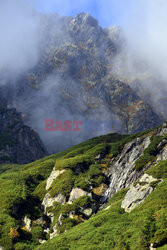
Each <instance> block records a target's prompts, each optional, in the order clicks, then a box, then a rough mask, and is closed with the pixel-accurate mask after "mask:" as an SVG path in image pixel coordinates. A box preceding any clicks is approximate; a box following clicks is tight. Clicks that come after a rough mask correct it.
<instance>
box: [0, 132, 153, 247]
mask: <svg viewBox="0 0 167 250" xmlns="http://www.w3.org/2000/svg"><path fill="white" fill-rule="evenodd" d="M148 132H149V131H147V132H144V133H140V134H136V135H131V136H126V135H125V136H121V135H118V134H109V135H106V136H100V137H97V138H93V139H91V140H89V141H87V142H84V143H81V144H79V145H76V146H73V147H71V148H70V149H68V150H66V151H63V152H60V153H58V154H56V155H52V156H49V157H45V158H43V159H41V160H38V161H35V162H33V163H31V164H27V165H22V166H21V165H12V164H10V165H7V164H6V165H1V166H0V190H1V191H0V194H1V203H0V245H2V246H5V247H6V249H11V248H12V245H13V243H17V241H20V242H21V243H17V244H16V245H15V249H34V247H35V246H36V245H37V240H34V238H33V234H31V235H30V238H28V239H27V238H26V237H24V236H25V235H22V237H17V241H16V240H15V238H14V240H12V239H13V238H12V237H11V235H9V230H10V228H17V227H18V225H19V223H20V222H19V220H20V219H21V218H22V216H23V215H25V214H26V215H28V216H29V217H30V218H31V219H36V218H39V217H40V216H41V214H40V213H41V211H40V210H39V208H38V205H39V204H40V201H41V200H42V199H43V197H44V195H45V193H46V190H45V185H46V178H47V177H48V176H49V174H50V172H51V170H52V169H53V166H54V165H55V162H56V165H55V166H56V167H57V168H58V169H59V168H67V169H68V171H74V170H75V168H74V166H77V163H78V162H84V164H85V159H86V161H88V162H86V163H87V164H88V165H89V166H90V165H91V164H92V160H93V159H94V157H95V156H96V155H97V154H99V153H101V154H106V152H107V154H110V155H112V156H113V157H116V156H117V155H118V153H119V152H121V150H122V148H123V146H124V144H125V143H127V142H129V141H131V140H132V139H134V138H136V137H139V136H141V135H144V134H146V133H148ZM60 162H61V164H60ZM88 165H84V166H86V167H87V166H88ZM92 170H93V171H95V169H94V166H93V167H91V168H90V169H89V167H87V170H86V171H87V172H86V178H88V177H91V176H92ZM97 170H98V169H96V171H95V172H98V171H99V170H98V171H97ZM93 174H94V173H93ZM97 174H98V173H97ZM75 177H76V176H75ZM84 178H85V175H84V174H83V175H81V176H80V179H79V180H78V181H76V185H84V181H83V180H84ZM63 182H64V180H62V183H63ZM98 182H99V180H98V181H97V183H96V182H95V183H94V185H96V184H99V183H100V182H99V183H98ZM78 183H79V184H78ZM85 188H86V187H85ZM50 192H51V193H52V192H53V195H54V192H57V191H56V190H54V186H53V188H52V190H50ZM116 197H117V196H116ZM118 197H119V195H118ZM121 198H122V196H121ZM121 198H120V199H121ZM113 199H115V198H113ZM116 199H117V198H116ZM118 202H120V200H119V201H118ZM18 206H20V207H21V210H18V211H17V212H16V211H15V210H17V207H18ZM114 206H116V207H113V208H114V209H115V210H114V211H115V212H113V214H115V213H116V214H121V216H123V215H122V213H123V211H122V210H120V208H119V209H118V210H119V211H117V206H118V205H117V204H115V205H114ZM101 213H104V216H105V212H101ZM106 213H108V211H106ZM116 214H115V215H114V216H116ZM126 216H127V215H124V217H125V222H126V223H127V218H126ZM92 220H93V218H92ZM107 220H108V219H107ZM122 220H123V217H122V219H121V221H122ZM118 221H119V220H118ZM87 223H88V222H85V223H84V224H83V225H79V226H78V227H77V228H80V227H81V228H82V227H86V225H87ZM126 223H125V224H126ZM118 224H119V223H118ZM113 226H114V227H116V225H115V223H114V225H113ZM121 226H122V225H121ZM119 227H120V224H119V226H118V228H119ZM97 228H98V227H97ZM73 230H74V231H75V228H74V229H73ZM86 230H87V229H86ZM116 230H117V229H116ZM71 232H73V231H71ZM22 233H23V232H22ZM72 234H73V233H72ZM107 235H108V234H106V236H105V235H104V233H103V236H104V238H106V237H107ZM117 235H119V233H118V234H117ZM110 236H111V234H110ZM61 237H64V236H60V237H58V239H59V238H61ZM113 237H114V236H113ZM11 238H12V239H11ZM70 238H71V237H70ZM117 238H118V236H117ZM71 239H72V238H71ZM86 240H87V239H86ZM23 242H24V243H23ZM110 242H111V244H113V243H112V242H113V240H110ZM19 244H20V245H19ZM24 244H25V246H24ZM56 244H57V243H56ZM101 244H104V243H101ZM96 249H97V248H96Z"/></svg>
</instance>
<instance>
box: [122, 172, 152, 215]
mask: <svg viewBox="0 0 167 250" xmlns="http://www.w3.org/2000/svg"><path fill="white" fill-rule="evenodd" d="M155 181H157V179H155V178H153V177H152V176H150V175H148V174H144V175H143V176H142V177H141V178H140V180H139V181H138V182H137V183H136V184H135V183H134V184H132V185H131V186H130V189H129V191H128V192H127V194H126V196H125V198H124V200H123V201H122V205H121V207H122V208H124V209H125V211H126V212H131V211H132V210H133V209H134V208H136V207H138V206H139V205H140V204H141V203H142V202H143V201H144V200H145V199H146V198H147V196H148V195H149V194H150V193H151V192H152V191H153V187H152V186H150V184H151V183H152V182H155Z"/></svg>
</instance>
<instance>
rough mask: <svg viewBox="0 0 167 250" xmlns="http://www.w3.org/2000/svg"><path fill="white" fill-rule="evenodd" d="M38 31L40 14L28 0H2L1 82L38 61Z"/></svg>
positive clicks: (0, 8) (0, 4)
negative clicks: (37, 13)
mask: <svg viewBox="0 0 167 250" xmlns="http://www.w3.org/2000/svg"><path fill="white" fill-rule="evenodd" d="M38 31H39V20H38V17H37V15H36V12H35V10H33V8H32V6H31V5H30V4H29V3H28V2H27V1H22V0H2V1H1V2H0V37H1V39H0V72H1V84H2V81H3V80H4V79H7V78H10V77H16V76H18V75H19V74H22V73H24V72H25V71H27V70H28V69H30V68H32V67H33V66H34V65H35V64H36V63H37V61H38V56H39V51H38V45H39V33H38ZM2 75H3V77H2ZM2 78H3V79H2Z"/></svg>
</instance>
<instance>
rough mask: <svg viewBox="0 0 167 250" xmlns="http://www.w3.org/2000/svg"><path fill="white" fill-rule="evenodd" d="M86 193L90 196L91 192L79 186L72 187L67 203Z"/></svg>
mask: <svg viewBox="0 0 167 250" xmlns="http://www.w3.org/2000/svg"><path fill="white" fill-rule="evenodd" d="M83 195H86V196H89V197H91V198H92V194H91V193H88V192H86V191H84V190H82V189H81V188H73V189H72V191H71V193H70V198H69V201H68V203H73V202H74V201H75V200H77V199H78V198H80V197H81V196H83Z"/></svg>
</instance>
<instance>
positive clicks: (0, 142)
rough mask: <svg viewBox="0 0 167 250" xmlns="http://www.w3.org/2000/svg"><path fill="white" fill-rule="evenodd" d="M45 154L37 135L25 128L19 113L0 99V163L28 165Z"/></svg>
mask: <svg viewBox="0 0 167 250" xmlns="http://www.w3.org/2000/svg"><path fill="white" fill-rule="evenodd" d="M46 154H47V152H46V150H45V147H44V145H43V143H42V142H41V140H40V138H39V136H38V134H37V133H36V132H35V131H33V130H32V129H31V128H30V127H28V126H26V125H25V124H24V122H23V120H22V115H21V113H18V112H17V111H16V109H14V108H12V109H9V108H8V107H7V103H6V102H5V101H4V100H3V99H1V98H0V163H10V162H12V163H20V164H23V163H29V162H31V161H34V160H37V159H39V158H42V157H44V156H45V155H46Z"/></svg>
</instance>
